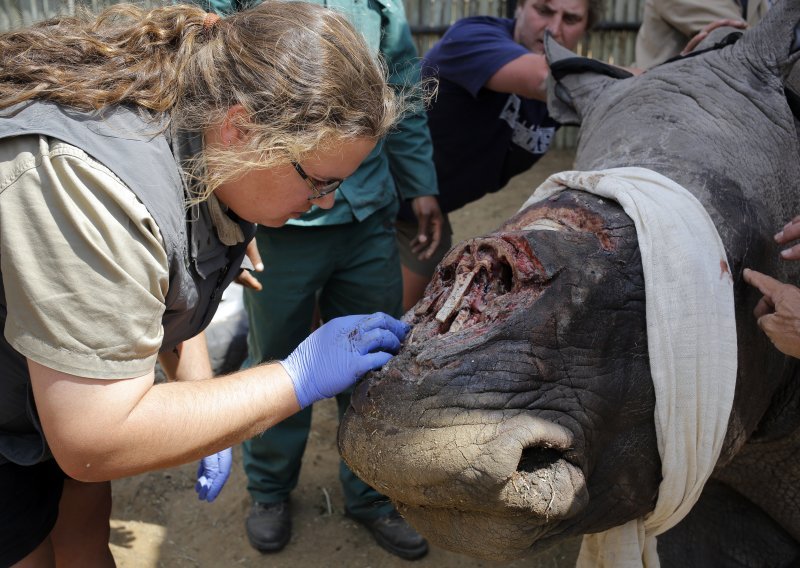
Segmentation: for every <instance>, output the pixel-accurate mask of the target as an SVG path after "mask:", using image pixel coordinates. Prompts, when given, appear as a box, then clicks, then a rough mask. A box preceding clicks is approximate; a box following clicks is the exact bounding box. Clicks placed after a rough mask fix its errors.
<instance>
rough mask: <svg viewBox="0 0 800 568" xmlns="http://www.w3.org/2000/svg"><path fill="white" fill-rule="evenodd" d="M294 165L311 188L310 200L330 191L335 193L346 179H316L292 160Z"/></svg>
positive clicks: (321, 196)
mask: <svg viewBox="0 0 800 568" xmlns="http://www.w3.org/2000/svg"><path fill="white" fill-rule="evenodd" d="M292 165H293V166H294V169H295V170H296V171H297V173H298V174H299V175H300V177H301V178H303V179H304V180H305V181H306V183H307V184H308V187H309V189H311V197H309V198H308V200H309V201H314V200H315V199H322V198H323V197H325V196H326V195H328V194H329V193H333V192H334V191H336V190H337V189H339V186H340V185H342V182H343V181H344V180H343V179H334V180H331V181H327V182H324V181H320V180H316V179H314V178H312V177H310V176H309V175H308V174H307V173H306V172H305V171H304V170H303V168H302V167H301V166H300V164H298V163H297V162H292Z"/></svg>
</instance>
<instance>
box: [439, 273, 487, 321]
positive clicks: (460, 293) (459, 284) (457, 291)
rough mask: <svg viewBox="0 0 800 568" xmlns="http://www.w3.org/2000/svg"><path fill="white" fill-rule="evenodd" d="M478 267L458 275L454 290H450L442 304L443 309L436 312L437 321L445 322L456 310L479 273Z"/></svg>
mask: <svg viewBox="0 0 800 568" xmlns="http://www.w3.org/2000/svg"><path fill="white" fill-rule="evenodd" d="M477 272H478V269H477V268H476V269H475V270H473V271H472V272H462V273H461V274H458V275H456V281H455V284H453V290H452V292H450V295H449V296H448V297H447V299H446V300H445V301H444V304H442V307H441V309H439V311H438V312H437V313H436V321H438V322H439V323H445V322H446V321H447V320H448V319H450V316H451V315H452V314H453V312H454V311H455V309H456V307H458V305H459V304H460V303H461V300H463V299H464V294H465V293H466V291H467V288H469V285H470V284H472V279H473V278H475V274H477Z"/></svg>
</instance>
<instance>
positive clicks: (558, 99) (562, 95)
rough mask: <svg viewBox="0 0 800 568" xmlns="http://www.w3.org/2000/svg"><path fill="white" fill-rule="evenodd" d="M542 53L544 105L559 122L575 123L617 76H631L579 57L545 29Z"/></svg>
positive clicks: (618, 77)
mask: <svg viewBox="0 0 800 568" xmlns="http://www.w3.org/2000/svg"><path fill="white" fill-rule="evenodd" d="M544 49H545V56H546V57H547V63H548V65H549V66H550V76H549V77H548V79H547V108H548V111H549V112H550V116H552V117H553V118H554V119H555V120H557V121H558V122H560V123H561V124H574V125H579V124H580V123H581V120H582V119H583V117H584V116H586V114H587V113H588V112H589V110H591V105H592V103H593V102H594V101H596V100H597V99H598V95H599V94H600V92H601V91H603V90H604V89H605V88H606V87H608V86H609V85H611V84H613V83H614V82H616V80H617V79H625V78H627V77H633V75H632V74H631V73H629V72H628V71H625V70H624V69H622V68H620V67H614V66H613V65H608V64H606V63H603V62H601V61H597V60H594V59H589V58H588V57H581V56H579V55H577V54H575V53H573V52H572V51H570V50H569V49H567V48H566V47H564V46H562V45H560V44H559V43H558V42H556V41H555V40H554V39H553V36H552V35H551V34H550V32H546V33H545V38H544Z"/></svg>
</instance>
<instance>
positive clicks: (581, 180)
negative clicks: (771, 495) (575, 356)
mask: <svg viewBox="0 0 800 568" xmlns="http://www.w3.org/2000/svg"><path fill="white" fill-rule="evenodd" d="M568 188H573V189H581V190H584V191H587V192H590V193H593V194H597V195H599V196H602V197H606V198H609V199H612V200H614V201H617V202H619V204H620V205H621V206H622V208H623V209H624V210H625V213H627V214H628V216H629V217H630V218H631V219H633V222H634V223H635V225H636V232H637V235H638V239H639V248H640V250H641V254H642V268H643V270H644V283H645V293H646V298H647V301H646V315H647V341H648V348H649V355H650V371H651V374H652V377H653V384H654V386H655V393H656V407H655V425H656V435H657V438H658V453H659V455H660V456H661V473H662V477H663V480H662V482H661V485H660V486H659V489H658V500H657V502H656V506H655V509H654V510H653V511H652V512H651V513H649V514H648V515H646V516H645V517H644V518H642V519H635V520H632V521H630V522H628V523H626V524H624V525H622V526H618V527H614V528H613V529H610V530H608V531H605V532H602V533H598V534H591V535H586V536H584V539H583V544H582V546H581V551H580V555H579V557H578V566H579V567H580V568H590V567H591V568H606V567H614V568H619V567H623V568H628V567H639V566H646V567H647V568H654V567H658V566H659V562H658V555H657V553H656V538H655V537H656V536H657V535H659V534H661V533H664V532H666V531H668V530H669V529H670V528H672V527H673V526H675V525H676V524H677V523H678V522H679V521H680V520H681V519H683V518H684V517H685V516H686V515H687V514H688V512H689V511H690V510H691V508H692V507H693V506H694V504H695V503H696V502H697V500H698V499H699V498H700V493H701V492H702V490H703V486H704V485H705V483H706V481H707V480H708V478H709V477H710V475H711V472H712V471H713V469H714V465H715V464H716V462H717V459H718V457H719V453H720V450H721V448H722V442H723V440H724V438H725V432H726V430H727V427H728V418H729V416H730V412H731V407H732V405H733V395H734V390H735V387H736V325H735V317H734V311H733V280H732V278H731V275H730V272H729V270H728V267H729V266H730V265H729V264H728V262H727V257H726V254H725V249H724V247H723V246H722V241H721V240H720V238H719V234H718V233H717V231H716V228H715V227H714V224H713V222H712V221H711V218H710V217H709V215H708V213H707V212H706V210H705V209H704V208H703V206H702V205H701V204H700V202H699V201H697V199H696V198H695V197H694V196H693V195H692V194H690V193H689V192H688V191H687V190H686V189H684V188H683V187H681V186H680V185H678V184H677V183H675V182H673V181H672V180H670V179H668V178H666V177H664V176H662V175H661V174H658V173H656V172H654V171H651V170H648V169H645V168H615V169H609V170H601V171H594V172H577V171H570V172H561V173H557V174H554V175H552V176H550V177H549V178H548V179H547V181H545V182H544V183H543V184H542V185H541V186H539V187H538V188H537V189H536V190H535V191H534V193H533V195H532V196H531V197H530V198H529V199H528V201H527V202H526V203H525V205H523V208H524V207H527V206H528V205H530V204H531V203H533V202H536V201H540V200H543V199H546V198H547V197H549V196H551V195H553V194H554V193H558V192H559V191H562V190H564V189H568Z"/></svg>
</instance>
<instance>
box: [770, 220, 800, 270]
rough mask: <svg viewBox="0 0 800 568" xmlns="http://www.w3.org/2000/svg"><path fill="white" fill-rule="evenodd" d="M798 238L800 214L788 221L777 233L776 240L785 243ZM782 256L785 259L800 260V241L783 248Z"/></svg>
mask: <svg viewBox="0 0 800 568" xmlns="http://www.w3.org/2000/svg"><path fill="white" fill-rule="evenodd" d="M797 239H800V215H797V216H796V217H795V218H794V219H792V220H791V221H789V222H788V223H786V224H785V225H784V226H783V228H782V229H781V230H780V231H778V233H777V234H776V235H775V242H777V243H778V244H780V245H785V244H787V243H790V242H792V241H795V240H797ZM781 258H783V259H784V260H800V243H798V244H795V245H793V246H791V247H789V248H787V249H784V250H782V251H781Z"/></svg>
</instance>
